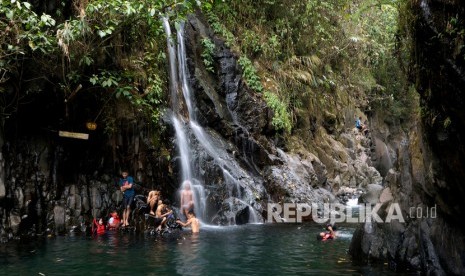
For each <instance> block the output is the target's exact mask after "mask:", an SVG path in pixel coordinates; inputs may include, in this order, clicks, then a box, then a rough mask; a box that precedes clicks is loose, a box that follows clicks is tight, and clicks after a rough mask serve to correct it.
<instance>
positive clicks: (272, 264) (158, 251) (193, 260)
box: [0, 224, 391, 275]
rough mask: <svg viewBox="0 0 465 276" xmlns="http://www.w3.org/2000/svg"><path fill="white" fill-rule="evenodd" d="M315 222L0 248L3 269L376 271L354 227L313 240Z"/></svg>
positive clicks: (60, 240)
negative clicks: (359, 255) (360, 261)
mask: <svg viewBox="0 0 465 276" xmlns="http://www.w3.org/2000/svg"><path fill="white" fill-rule="evenodd" d="M322 230H323V229H322V228H321V226H318V225H316V224H262V225H245V226H231V227H203V228H202V229H201V233H200V234H198V235H192V234H191V233H190V232H189V231H184V232H182V234H181V235H180V236H177V237H169V236H167V237H162V238H160V237H156V236H150V235H144V234H131V233H115V232H112V233H109V234H106V235H104V236H100V237H84V236H61V237H55V238H50V239H47V240H45V241H41V242H34V243H26V244H24V243H21V244H20V243H8V244H6V245H2V246H1V247H0V248H1V249H0V252H1V257H0V274H3V275H84V274H88V275H106V274H113V275H275V274H277V273H280V274H283V275H295V274H298V275H303V274H305V275H309V274H310V275H311V274H313V275H342V274H346V275H362V274H363V275H379V274H381V273H382V274H386V273H391V272H390V271H389V270H388V269H387V267H386V266H384V265H382V264H381V265H377V266H368V265H357V264H354V263H352V262H351V260H350V257H349V255H348V254H347V251H348V248H349V244H350V239H351V237H352V233H353V231H354V228H350V227H339V229H338V238H337V239H335V240H330V241H325V242H321V241H317V240H316V235H317V234H318V233H319V232H321V231H322Z"/></svg>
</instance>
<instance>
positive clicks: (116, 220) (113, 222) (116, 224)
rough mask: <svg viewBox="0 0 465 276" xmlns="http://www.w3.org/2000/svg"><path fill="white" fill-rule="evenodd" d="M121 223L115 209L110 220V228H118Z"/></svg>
mask: <svg viewBox="0 0 465 276" xmlns="http://www.w3.org/2000/svg"><path fill="white" fill-rule="evenodd" d="M120 223H121V219H120V218H119V216H118V213H117V212H116V211H113V212H112V213H111V214H110V219H109V220H108V225H107V227H108V230H116V229H118V227H119V225H120Z"/></svg>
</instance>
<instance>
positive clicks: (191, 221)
mask: <svg viewBox="0 0 465 276" xmlns="http://www.w3.org/2000/svg"><path fill="white" fill-rule="evenodd" d="M176 223H177V224H180V225H181V226H182V227H186V226H189V225H190V226H191V229H192V233H199V232H200V222H199V219H198V218H196V217H195V214H194V211H192V210H189V211H188V212H187V221H186V222H182V221H180V220H179V219H178V220H176Z"/></svg>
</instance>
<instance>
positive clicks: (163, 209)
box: [155, 199, 173, 231]
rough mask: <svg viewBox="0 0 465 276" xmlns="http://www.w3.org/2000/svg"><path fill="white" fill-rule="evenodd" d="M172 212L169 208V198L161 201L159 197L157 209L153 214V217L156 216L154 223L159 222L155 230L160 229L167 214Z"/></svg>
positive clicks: (164, 222)
mask: <svg viewBox="0 0 465 276" xmlns="http://www.w3.org/2000/svg"><path fill="white" fill-rule="evenodd" d="M172 213H173V210H171V209H170V208H169V200H167V199H165V200H163V201H162V200H161V199H159V200H158V207H157V211H156V214H155V218H156V222H155V223H156V224H158V223H160V225H158V227H157V231H160V230H161V229H162V228H164V227H165V225H166V220H167V218H168V216H169V215H171V214H172Z"/></svg>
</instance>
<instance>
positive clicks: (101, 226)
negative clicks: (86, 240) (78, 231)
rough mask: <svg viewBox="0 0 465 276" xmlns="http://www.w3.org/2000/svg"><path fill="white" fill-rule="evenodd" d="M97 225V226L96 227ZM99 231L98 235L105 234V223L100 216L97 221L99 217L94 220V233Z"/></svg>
mask: <svg viewBox="0 0 465 276" xmlns="http://www.w3.org/2000/svg"><path fill="white" fill-rule="evenodd" d="M94 226H95V228H94ZM94 232H97V235H103V234H105V224H104V223H103V219H102V218H100V219H99V220H98V222H97V219H95V218H94V222H93V224H92V233H94Z"/></svg>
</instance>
